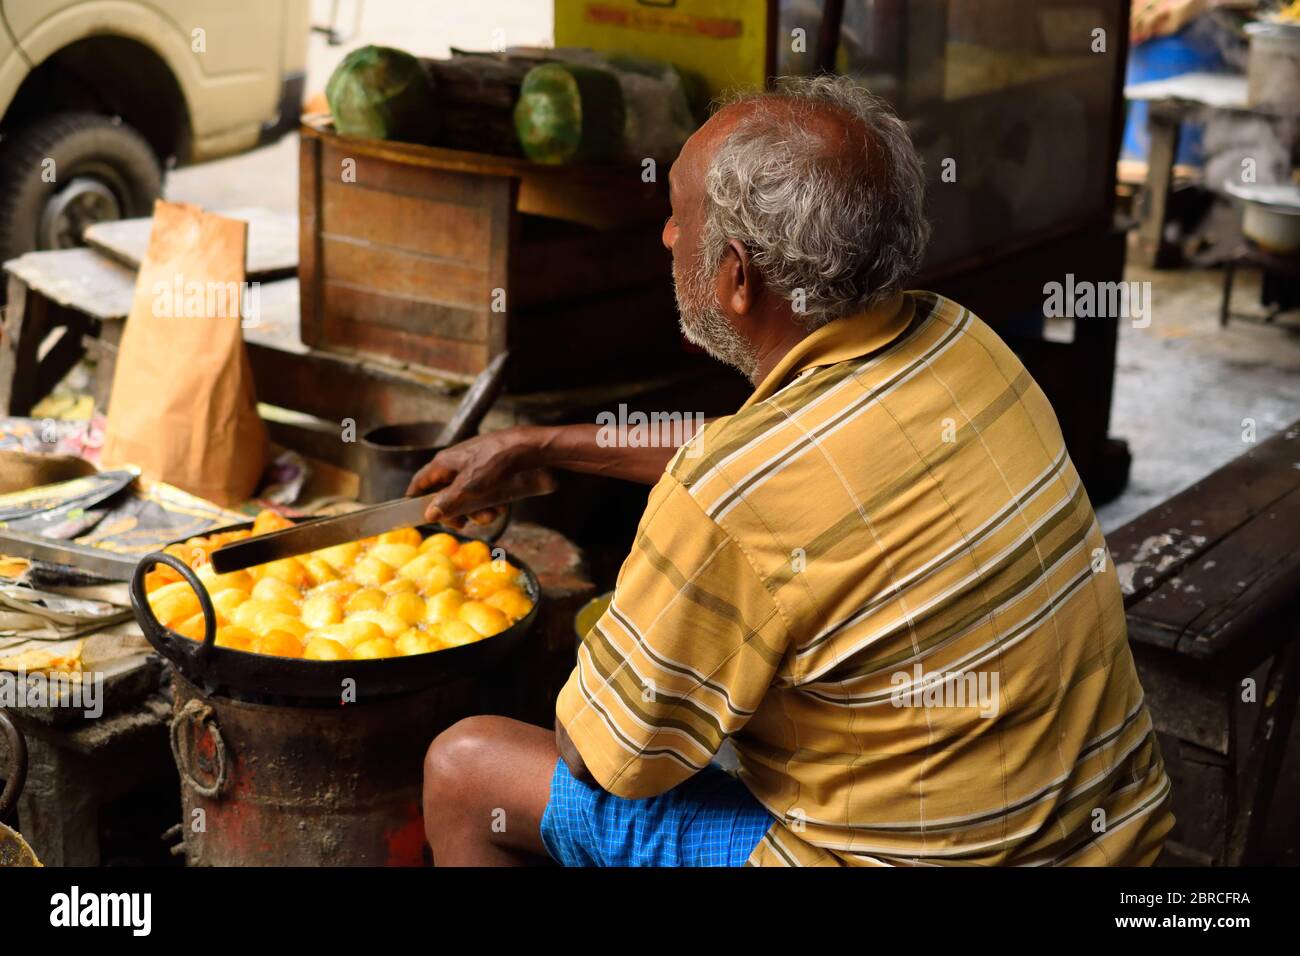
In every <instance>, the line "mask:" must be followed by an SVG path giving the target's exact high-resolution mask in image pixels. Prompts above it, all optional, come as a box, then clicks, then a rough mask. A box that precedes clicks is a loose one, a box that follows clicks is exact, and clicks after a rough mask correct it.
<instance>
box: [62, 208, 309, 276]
mask: <svg viewBox="0 0 1300 956" xmlns="http://www.w3.org/2000/svg"><path fill="white" fill-rule="evenodd" d="M212 211H213V212H214V213H215V214H216V215H218V216H225V217H226V218H227V219H241V220H243V221H244V222H246V223H248V249H247V252H246V253H245V256H246V259H247V261H246V263H245V266H244V271H245V273H246V275H247V278H248V281H249V282H254V281H262V282H269V281H273V280H275V279H283V278H286V277H288V276H291V275H293V274H294V273H296V272H297V271H298V220H297V218H295V217H294V216H291V215H288V214H286V213H278V212H272V211H271V210H269V209H261V208H258V207H255V206H250V207H240V208H238V209H216V210H212ZM152 229H153V217H152V216H146V217H143V218H140V219H119V220H117V221H116V222H101V223H96V224H95V225H93V226H90V227H88V228H87V229H86V232H85V240H86V244H87V245H88V246H89V247H90V248H92V249H95V250H96V251H98V252H100V253H102V254H103V255H105V256H107V257H108V258H109V259H111V260H113V261H114V262H116V263H118V264H120V265H124V266H126V267H127V268H129V269H131V270H132V271H134V270H136V269H139V268H140V263H141V262H143V261H144V254H145V250H146V249H148V247H149V233H150V232H151V231H152Z"/></svg>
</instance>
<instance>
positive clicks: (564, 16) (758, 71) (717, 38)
mask: <svg viewBox="0 0 1300 956" xmlns="http://www.w3.org/2000/svg"><path fill="white" fill-rule="evenodd" d="M775 11H776V3H775V0H555V45H556V46H582V47H591V48H592V49H594V50H601V51H605V52H613V53H627V54H632V55H635V56H647V57H653V58H654V59H657V60H664V61H666V62H668V63H671V64H673V65H674V66H676V67H678V68H679V69H681V70H684V71H686V72H688V73H692V74H694V75H695V76H696V77H698V78H699V79H700V80H701V81H702V83H703V85H704V88H705V92H707V94H708V95H709V96H716V95H718V94H719V93H721V92H723V91H724V90H729V89H734V88H736V87H758V86H762V85H763V84H764V83H766V82H767V77H768V76H769V74H770V72H771V64H772V60H771V50H772V45H771V35H772V32H773V31H774V29H775Z"/></svg>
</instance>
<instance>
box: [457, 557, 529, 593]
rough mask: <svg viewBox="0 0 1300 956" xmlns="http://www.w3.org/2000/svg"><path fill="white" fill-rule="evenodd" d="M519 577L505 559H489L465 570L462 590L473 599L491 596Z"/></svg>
mask: <svg viewBox="0 0 1300 956" xmlns="http://www.w3.org/2000/svg"><path fill="white" fill-rule="evenodd" d="M518 579H519V572H518V571H517V570H516V569H515V568H513V567H511V566H510V564H509V563H508V562H506V561H489V562H488V563H487V564H480V565H479V566H478V567H475V568H470V569H469V570H468V571H466V572H465V582H464V584H463V586H462V590H463V591H464V592H465V593H466V594H467V595H468V596H469V597H472V598H474V599H475V600H482V599H483V598H486V597H491V596H492V595H493V594H496V593H497V592H498V591H500V590H501V589H502V588H505V587H509V586H510V585H512V584H514V583H515V582H516V581H517V580H518Z"/></svg>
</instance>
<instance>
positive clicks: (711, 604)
mask: <svg viewBox="0 0 1300 956" xmlns="http://www.w3.org/2000/svg"><path fill="white" fill-rule="evenodd" d="M669 181H670V187H671V199H672V210H673V215H672V218H671V219H670V220H669V221H668V223H667V224H666V225H665V227H664V243H665V244H666V245H667V246H668V248H669V249H671V250H672V253H673V273H674V280H675V282H676V287H677V297H678V303H679V308H680V312H681V324H682V329H683V331H684V333H685V334H686V336H687V338H689V339H690V340H691V341H692V342H695V343H697V344H698V345H700V346H702V347H703V348H704V349H706V350H707V351H708V352H709V353H710V354H712V355H713V356H714V357H716V358H718V359H719V360H721V361H723V362H726V363H728V364H730V365H733V366H735V367H736V368H738V369H740V370H741V371H742V372H743V373H744V374H745V375H747V376H749V378H750V379H751V380H752V381H753V383H754V386H755V391H754V393H753V395H752V396H751V397H750V398H749V400H748V401H747V402H745V404H744V405H743V406H742V407H741V408H740V409H739V410H738V411H737V412H736V413H735V414H733V415H731V416H729V417H726V418H722V419H719V420H716V421H713V422H711V423H709V424H708V425H707V426H706V427H705V428H704V429H703V431H702V432H701V433H700V434H699V435H698V436H696V437H695V439H693V440H692V441H691V442H690V443H689V444H688V445H687V446H686V447H684V448H682V449H679V450H678V451H677V452H676V454H674V455H673V457H672V460H671V461H667V457H668V455H669V454H670V453H671V452H666V451H663V450H659V449H653V448H650V449H646V448H605V447H600V446H599V445H598V443H597V441H596V430H595V428H594V426H575V427H567V428H559V429H556V428H524V429H512V430H510V431H506V432H498V433H495V434H492V435H487V436H483V437H480V438H478V439H475V440H473V441H471V442H467V443H465V444H464V445H461V446H458V447H457V448H454V449H451V450H449V451H447V452H444V453H442V454H441V455H439V456H438V457H437V458H435V459H434V461H433V462H431V463H430V464H429V465H428V466H426V467H425V468H424V469H423V470H422V471H421V472H420V473H419V474H418V475H417V476H416V478H415V479H414V480H413V482H412V490H413V491H416V490H424V489H430V488H436V487H440V486H446V488H445V490H444V492H443V494H442V496H441V497H440V498H439V499H438V500H437V507H435V508H433V509H431V517H432V518H438V517H448V516H452V515H463V514H466V513H471V512H473V511H475V510H477V509H480V508H482V507H484V506H487V505H491V504H493V503H494V502H499V501H500V500H503V499H506V498H510V497H518V496H520V495H523V494H527V493H529V492H530V491H538V490H542V489H544V488H546V487H548V486H549V482H550V480H551V479H550V475H551V472H550V468H551V467H561V468H569V469H576V470H582V471H590V472H597V473H603V474H612V475H618V476H621V477H624V478H629V479H633V480H642V481H645V482H647V483H653V484H654V489H653V491H652V492H651V494H650V500H649V503H648V505H647V507H646V510H645V514H644V516H643V517H642V519H641V524H640V528H639V529H638V532H637V535H636V540H635V542H634V543H633V546H632V551H631V554H629V556H628V558H627V560H626V562H625V563H624V565H623V568H622V570H621V571H620V573H619V577H618V585H617V589H616V591H615V594H614V599H613V603H612V604H611V605H610V608H609V610H608V611H607V612H606V613H605V615H604V616H603V617H602V618H601V619H600V621H599V622H598V623H597V624H596V626H595V627H594V628H593V629H592V631H591V632H590V633H589V634H588V635H587V637H586V639H585V640H584V641H583V643H582V646H581V648H580V650H579V652H578V662H577V667H576V668H575V669H574V671H573V674H572V675H571V676H570V678H569V681H568V683H567V684H566V686H565V687H564V689H563V691H562V692H561V694H560V698H559V701H558V703H557V705H556V721H555V731H554V733H551V732H550V731H547V730H544V729H542V728H538V727H532V726H528V725H524V724H520V723H517V722H514V721H510V720H505V719H503V718H494V717H479V718H472V719H469V720H465V721H462V722H460V723H459V724H457V725H455V726H454V727H452V728H451V729H449V730H448V731H446V732H445V733H443V734H442V735H440V736H439V737H438V738H437V740H435V741H434V742H433V745H432V746H431V747H430V749H429V753H428V759H427V761H426V765H425V785H424V813H425V824H426V829H427V832H428V838H429V842H430V844H431V846H432V848H433V853H434V858H435V861H436V862H437V863H439V864H515V863H524V862H529V861H536V860H538V859H539V858H542V857H543V855H544V854H549V856H550V857H552V858H554V859H555V860H557V861H559V862H561V863H563V864H566V865H612V866H619V865H638V864H650V865H741V864H745V863H750V864H759V865H778V866H780V865H828V864H829V865H839V864H1058V865H1095V864H1125V865H1132V864H1148V863H1150V862H1151V861H1152V860H1154V859H1155V857H1156V855H1157V854H1158V853H1159V851H1160V848H1161V846H1162V843H1163V840H1164V837H1165V834H1166V833H1167V832H1168V831H1169V829H1170V827H1171V826H1172V824H1173V818H1172V816H1171V814H1170V810H1169V782H1168V779H1167V778H1166V776H1165V772H1164V769H1163V765H1162V763H1161V759H1160V752H1159V749H1158V746H1157V743H1156V736H1155V732H1154V730H1153V728H1152V724H1151V718H1150V715H1149V714H1148V712H1147V708H1146V706H1145V705H1144V703H1143V696H1142V689H1141V687H1140V686H1139V684H1138V680H1137V676H1136V673H1135V670H1134V665H1133V659H1132V656H1131V654H1130V652H1129V648H1128V643H1127V639H1126V634H1125V623H1124V611H1123V606H1122V604H1121V600H1120V591H1119V586H1118V584H1117V581H1116V575H1115V571H1114V568H1113V566H1112V565H1111V563H1110V560H1109V556H1108V554H1107V551H1106V543H1105V541H1104V540H1103V538H1102V535H1101V531H1100V530H1099V528H1098V526H1097V521H1096V518H1095V517H1094V515H1093V511H1092V507H1091V505H1090V504H1089V502H1088V497H1087V495H1086V494H1085V492H1084V490H1083V487H1082V485H1081V484H1080V481H1079V476H1078V474H1077V473H1076V471H1075V469H1074V466H1073V465H1072V463H1071V461H1070V458H1069V455H1067V454H1066V450H1065V446H1064V444H1063V442H1062V438H1061V433H1060V430H1059V428H1058V426H1057V423H1056V419H1055V417H1054V416H1053V414H1052V410H1051V408H1050V407H1049V406H1048V403H1047V400H1046V399H1045V398H1044V396H1043V393H1042V392H1041V391H1040V390H1039V388H1038V386H1037V385H1036V384H1035V383H1034V381H1033V379H1032V378H1030V376H1029V374H1028V372H1026V371H1025V369H1024V367H1023V366H1022V365H1021V363H1020V362H1019V361H1018V360H1017V359H1016V357H1015V355H1013V354H1012V352H1011V351H1010V350H1009V349H1008V348H1007V347H1006V345H1004V344H1003V342H1002V341H1001V340H1000V339H999V338H998V337H997V336H996V335H995V334H994V333H993V332H992V331H990V329H989V328H988V327H987V326H986V325H984V323H983V322H981V321H980V320H979V319H978V318H976V317H975V316H974V315H972V314H971V313H970V312H969V311H967V310H966V309H964V308H962V307H961V306H960V305H957V304H956V303H954V302H950V301H948V300H946V299H943V298H941V297H940V296H937V295H934V294H931V293H925V292H904V291H903V289H904V288H905V285H904V284H905V283H906V282H907V281H908V280H909V279H910V278H911V277H912V276H913V275H914V273H915V272H916V270H917V268H918V265H919V263H920V261H921V257H922V253H923V251H924V247H925V243H926V238H927V233H928V227H927V226H926V223H925V220H924V217H923V212H922V203H923V194H924V186H923V178H922V171H921V164H920V161H919V159H918V157H917V155H916V153H915V151H914V150H913V147H912V145H911V142H910V140H909V137H908V134H907V130H906V127H905V126H904V125H903V124H902V123H901V122H900V121H899V120H898V119H897V118H896V117H895V116H894V115H893V114H892V113H891V112H890V111H889V110H888V108H887V107H885V106H884V105H883V104H882V103H881V102H880V101H879V100H877V99H875V98H874V97H872V96H871V95H870V94H868V93H867V92H865V91H863V90H861V89H858V88H856V87H854V86H853V85H852V84H851V83H850V82H848V81H846V80H843V79H832V78H818V79H812V80H800V81H796V82H789V83H786V84H785V85H784V86H783V87H782V88H781V89H780V91H778V92H775V93H766V94H761V95H755V96H752V97H749V98H746V99H743V100H740V101H737V102H734V103H732V104H730V105H728V106H726V107H725V108H723V109H721V110H720V111H719V112H717V113H716V115H714V116H713V117H712V119H710V120H709V122H708V123H706V124H705V125H704V126H703V127H702V128H701V129H700V130H699V132H697V133H696V134H695V135H694V136H693V137H692V138H691V140H690V141H689V142H688V143H687V144H686V146H685V148H684V149H683V150H682V152H681V156H680V157H679V158H678V160H677V162H676V163H675V164H674V166H673V168H672V172H671V175H670V180H669ZM728 740H729V741H731V742H732V743H733V745H734V747H735V751H736V754H737V755H738V757H739V764H740V769H739V774H738V776H737V777H733V776H731V775H729V774H727V773H725V772H723V771H722V770H721V769H719V768H718V767H717V766H716V765H714V764H713V763H712V761H713V758H714V756H715V755H716V754H717V752H718V749H719V747H720V746H721V745H722V743H723V742H724V741H728Z"/></svg>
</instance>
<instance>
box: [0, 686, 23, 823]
mask: <svg viewBox="0 0 1300 956" xmlns="http://www.w3.org/2000/svg"><path fill="white" fill-rule="evenodd" d="M0 730H3V731H4V734H5V737H7V738H8V740H9V762H10V763H11V764H12V766H11V767H10V768H9V773H8V776H7V777H6V778H5V788H4V791H3V792H0V819H3V818H4V817H7V816H8V815H9V811H10V810H12V809H13V808H14V805H15V804H16V803H17V802H18V796H19V794H21V793H22V792H23V784H24V783H26V782H27V738H25V737H24V736H23V732H22V731H21V730H19V729H18V725H17V724H15V723H14V722H13V720H12V719H10V717H9V715H8V714H6V713H5V712H4V711H3V710H0Z"/></svg>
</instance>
